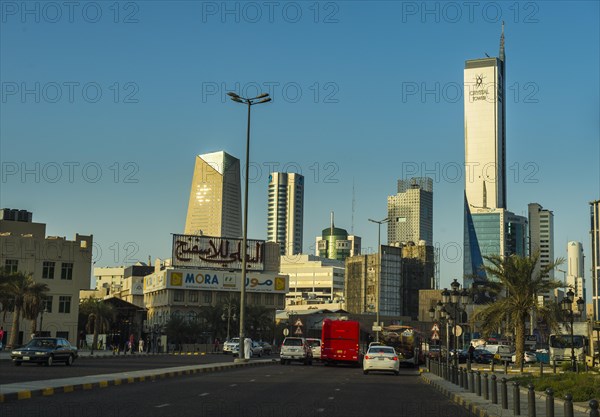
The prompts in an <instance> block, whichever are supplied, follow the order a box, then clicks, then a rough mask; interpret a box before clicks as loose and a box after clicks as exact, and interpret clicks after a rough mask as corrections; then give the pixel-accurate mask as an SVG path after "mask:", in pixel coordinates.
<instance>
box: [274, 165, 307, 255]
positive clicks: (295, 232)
mask: <svg viewBox="0 0 600 417" xmlns="http://www.w3.org/2000/svg"><path fill="white" fill-rule="evenodd" d="M267 205H268V206H267V241H269V242H277V243H279V245H280V253H281V255H295V254H298V253H302V238H303V227H304V177H303V176H302V175H300V174H295V173H286V172H273V173H272V174H270V175H269V185H268V201H267Z"/></svg>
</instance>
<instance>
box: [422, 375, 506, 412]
mask: <svg viewBox="0 0 600 417" xmlns="http://www.w3.org/2000/svg"><path fill="white" fill-rule="evenodd" d="M421 379H422V380H423V381H424V382H425V383H426V384H429V385H431V386H433V387H434V388H435V389H437V390H438V391H440V392H441V393H442V394H443V395H445V396H446V397H448V398H449V399H450V400H451V401H452V402H454V403H456V404H458V405H460V406H461V407H463V408H465V409H467V410H468V411H469V412H470V413H472V414H474V415H476V416H478V417H495V416H496V415H495V414H489V413H488V411H487V410H485V409H483V408H481V407H479V406H478V405H477V404H475V403H473V402H471V401H468V400H465V399H464V398H463V397H461V396H460V395H457V394H455V393H452V392H450V391H448V390H447V389H446V388H444V387H443V386H441V385H440V384H438V383H437V382H434V381H432V380H431V379H429V378H427V377H426V376H425V375H424V373H421Z"/></svg>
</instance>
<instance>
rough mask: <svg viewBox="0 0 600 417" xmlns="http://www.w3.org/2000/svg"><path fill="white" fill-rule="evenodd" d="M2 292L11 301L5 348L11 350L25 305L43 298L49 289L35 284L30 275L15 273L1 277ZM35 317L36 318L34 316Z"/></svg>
mask: <svg viewBox="0 0 600 417" xmlns="http://www.w3.org/2000/svg"><path fill="white" fill-rule="evenodd" d="M2 281H3V283H2V287H3V288H2V290H3V291H2V292H3V293H4V294H5V295H7V297H8V298H11V299H12V304H13V311H12V314H13V317H12V320H13V322H12V327H11V332H10V338H9V340H8V343H7V347H9V348H11V347H13V346H15V345H16V343H17V336H18V334H19V328H20V319H21V314H22V312H23V309H24V307H25V306H26V303H27V304H28V303H29V302H31V301H32V300H33V299H35V298H36V297H42V298H43V297H44V295H45V293H47V292H48V291H49V290H50V288H48V285H46V284H44V283H40V282H35V281H34V280H33V278H32V277H31V274H29V275H26V274H24V273H22V272H16V273H13V274H10V275H8V276H3V279H2ZM36 317H37V316H36Z"/></svg>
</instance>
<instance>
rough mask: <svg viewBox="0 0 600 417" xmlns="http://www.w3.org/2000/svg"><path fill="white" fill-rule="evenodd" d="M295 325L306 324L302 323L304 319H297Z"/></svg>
mask: <svg viewBox="0 0 600 417" xmlns="http://www.w3.org/2000/svg"><path fill="white" fill-rule="evenodd" d="M294 326H296V327H302V326H304V324H302V320H300V319H296V322H295V323H294Z"/></svg>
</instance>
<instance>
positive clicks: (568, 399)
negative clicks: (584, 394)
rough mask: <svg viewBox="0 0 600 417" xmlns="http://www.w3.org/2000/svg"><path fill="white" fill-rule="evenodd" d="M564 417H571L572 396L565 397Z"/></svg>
mask: <svg viewBox="0 0 600 417" xmlns="http://www.w3.org/2000/svg"><path fill="white" fill-rule="evenodd" d="M564 415H565V417H573V396H572V395H571V394H567V395H565V414H564Z"/></svg>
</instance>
